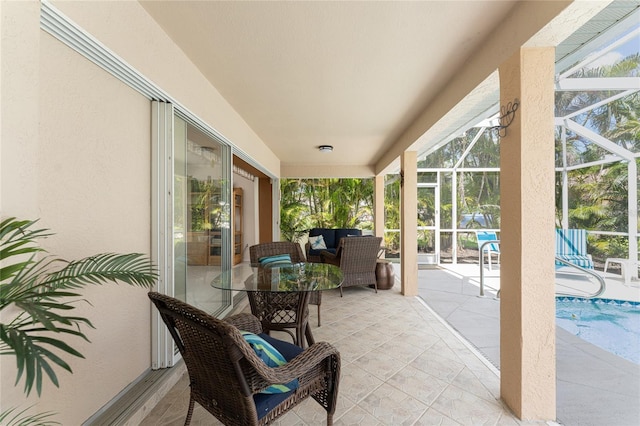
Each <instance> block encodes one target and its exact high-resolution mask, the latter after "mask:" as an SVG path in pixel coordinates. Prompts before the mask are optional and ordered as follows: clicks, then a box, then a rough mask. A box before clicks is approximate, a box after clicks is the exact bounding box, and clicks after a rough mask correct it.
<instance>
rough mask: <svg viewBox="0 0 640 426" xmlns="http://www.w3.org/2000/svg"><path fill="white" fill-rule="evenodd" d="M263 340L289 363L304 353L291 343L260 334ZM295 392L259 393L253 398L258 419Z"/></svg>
mask: <svg viewBox="0 0 640 426" xmlns="http://www.w3.org/2000/svg"><path fill="white" fill-rule="evenodd" d="M258 336H260V337H261V338H262V339H264V340H265V341H266V342H268V343H269V344H270V345H271V346H273V347H274V348H275V349H277V350H278V352H280V354H281V355H282V356H283V357H284V359H286V360H287V361H291V360H292V359H293V358H295V357H296V356H297V355H298V354H300V353H301V352H302V348H300V347H298V346H296V345H293V344H291V343H289V342H283V341H282V340H278V339H274V338H273V337H271V336H269V335H267V334H264V333H260V334H259V335H258ZM292 392H293V391H289V392H284V393H271V394H269V393H258V394H255V395H254V396H253V401H254V402H255V404H256V410H257V412H258V419H261V418H263V417H264V416H265V415H266V414H267V413H268V412H269V411H271V410H273V409H274V408H275V407H277V406H278V404H280V403H281V402H283V401H284V400H285V399H287V398H288V397H289V396H290V395H291V393H292Z"/></svg>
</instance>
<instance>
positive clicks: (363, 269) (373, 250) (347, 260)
mask: <svg viewBox="0 0 640 426" xmlns="http://www.w3.org/2000/svg"><path fill="white" fill-rule="evenodd" d="M381 244H382V238H381V237H370V236H367V237H347V238H343V239H341V240H340V245H339V246H338V250H337V251H336V254H333V253H330V252H328V251H323V252H320V256H321V257H322V261H323V262H325V263H331V264H333V265H337V266H339V267H340V269H341V270H342V273H343V274H344V281H343V282H342V286H340V296H341V297H342V288H343V287H351V286H356V285H373V288H374V289H375V291H376V293H377V292H378V284H377V282H376V263H377V260H378V252H379V250H380V245H381Z"/></svg>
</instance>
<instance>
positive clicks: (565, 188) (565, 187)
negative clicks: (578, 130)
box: [560, 126, 569, 229]
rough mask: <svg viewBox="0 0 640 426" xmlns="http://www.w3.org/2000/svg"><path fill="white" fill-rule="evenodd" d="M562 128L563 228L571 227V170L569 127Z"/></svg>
mask: <svg viewBox="0 0 640 426" xmlns="http://www.w3.org/2000/svg"><path fill="white" fill-rule="evenodd" d="M560 128H561V129H562V228H563V229H568V228H569V172H567V128H566V127H564V126H560Z"/></svg>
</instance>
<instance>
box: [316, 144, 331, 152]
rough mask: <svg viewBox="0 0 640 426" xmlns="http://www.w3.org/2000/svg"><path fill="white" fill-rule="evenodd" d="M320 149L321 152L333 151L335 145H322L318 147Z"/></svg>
mask: <svg viewBox="0 0 640 426" xmlns="http://www.w3.org/2000/svg"><path fill="white" fill-rule="evenodd" d="M318 151H320V152H331V151H333V146H331V145H320V146H319V147H318Z"/></svg>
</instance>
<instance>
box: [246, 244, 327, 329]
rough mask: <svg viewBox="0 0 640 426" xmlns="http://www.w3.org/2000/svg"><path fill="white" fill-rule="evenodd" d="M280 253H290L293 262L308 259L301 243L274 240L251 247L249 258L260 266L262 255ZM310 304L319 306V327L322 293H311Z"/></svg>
mask: <svg viewBox="0 0 640 426" xmlns="http://www.w3.org/2000/svg"><path fill="white" fill-rule="evenodd" d="M278 254H288V255H290V256H291V261H292V262H293V263H300V262H305V261H306V260H305V257H304V252H303V251H302V247H301V246H300V244H298V243H295V242H291V241H274V242H270V243H260V244H256V245H253V246H251V247H249V259H250V261H251V266H259V265H260V258H262V257H266V256H275V255H278ZM309 304H310V305H317V306H318V327H320V305H321V304H322V293H321V292H319V291H314V292H313V293H311V294H310V295H309ZM254 315H255V312H254Z"/></svg>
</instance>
